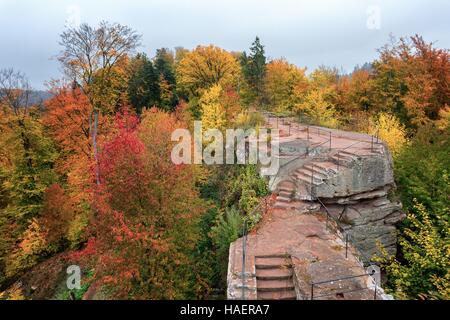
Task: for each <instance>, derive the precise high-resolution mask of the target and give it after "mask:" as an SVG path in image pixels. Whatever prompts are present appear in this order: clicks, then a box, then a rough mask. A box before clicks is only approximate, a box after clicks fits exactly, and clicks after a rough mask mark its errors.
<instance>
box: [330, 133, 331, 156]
mask: <svg viewBox="0 0 450 320" xmlns="http://www.w3.org/2000/svg"><path fill="white" fill-rule="evenodd" d="M330 151H331V131H330Z"/></svg>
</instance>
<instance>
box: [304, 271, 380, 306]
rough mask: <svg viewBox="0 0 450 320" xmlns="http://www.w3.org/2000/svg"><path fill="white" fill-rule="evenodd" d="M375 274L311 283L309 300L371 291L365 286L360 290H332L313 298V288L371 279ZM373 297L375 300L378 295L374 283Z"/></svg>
mask: <svg viewBox="0 0 450 320" xmlns="http://www.w3.org/2000/svg"><path fill="white" fill-rule="evenodd" d="M374 274H375V271H373V272H372V273H371V274H370V273H364V274H359V275H354V276H346V277H341V278H336V279H331V280H325V281H318V282H312V283H311V292H310V294H311V296H310V298H311V300H314V298H316V299H317V298H323V297H329V296H334V295H336V294H340V295H344V294H346V293H352V292H358V291H364V290H371V289H372V288H370V287H368V286H366V287H362V288H356V289H351V290H346V291H342V290H333V291H332V292H331V293H325V294H320V295H316V296H314V288H317V287H319V286H321V285H324V284H335V283H338V282H342V281H348V280H354V279H358V278H363V277H372V276H373V275H374ZM373 289H374V295H373V299H374V300H377V294H378V287H377V284H376V282H375V286H374V288H373Z"/></svg>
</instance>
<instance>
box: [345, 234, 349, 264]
mask: <svg viewBox="0 0 450 320" xmlns="http://www.w3.org/2000/svg"><path fill="white" fill-rule="evenodd" d="M347 258H348V233H345V259H347Z"/></svg>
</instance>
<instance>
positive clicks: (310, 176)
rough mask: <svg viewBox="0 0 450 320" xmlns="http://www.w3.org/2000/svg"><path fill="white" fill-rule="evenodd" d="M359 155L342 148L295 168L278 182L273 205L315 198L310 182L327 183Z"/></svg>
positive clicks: (284, 204)
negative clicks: (285, 178) (287, 177)
mask: <svg viewBox="0 0 450 320" xmlns="http://www.w3.org/2000/svg"><path fill="white" fill-rule="evenodd" d="M374 151H375V150H374ZM374 153H378V152H374ZM374 153H372V154H374ZM361 156H362V155H361V154H358V153H357V152H353V151H346V150H344V151H339V152H333V153H332V154H329V155H328V156H327V157H326V158H325V159H324V158H323V157H321V158H320V159H316V160H312V161H310V162H308V163H307V164H305V165H303V166H302V167H300V168H297V169H295V170H294V171H293V172H292V173H291V174H290V176H289V179H287V180H284V181H281V182H280V183H279V184H278V186H277V188H276V193H277V197H276V202H275V204H274V207H275V208H289V207H291V202H292V201H293V200H294V199H296V200H304V201H313V200H315V199H314V198H313V197H312V196H311V184H312V186H313V187H317V186H319V185H321V184H323V183H327V181H328V180H329V179H330V178H333V177H335V176H336V175H338V174H339V173H341V172H343V171H344V170H348V169H351V168H352V166H353V165H354V164H355V163H356V161H357V160H358V159H359V158H360V157H361Z"/></svg>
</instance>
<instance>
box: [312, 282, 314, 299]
mask: <svg viewBox="0 0 450 320" xmlns="http://www.w3.org/2000/svg"><path fill="white" fill-rule="evenodd" d="M311 300H314V283H311Z"/></svg>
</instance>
